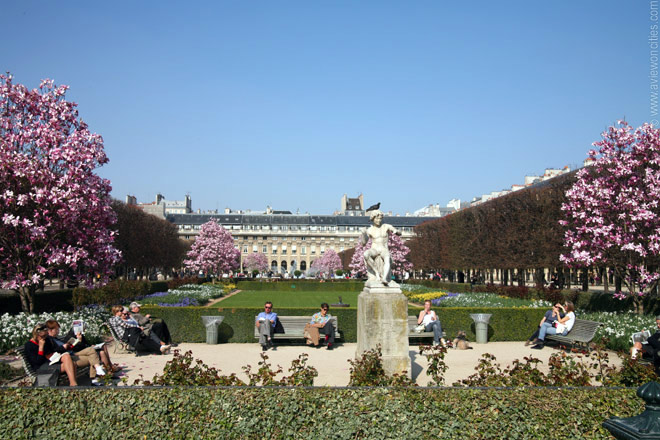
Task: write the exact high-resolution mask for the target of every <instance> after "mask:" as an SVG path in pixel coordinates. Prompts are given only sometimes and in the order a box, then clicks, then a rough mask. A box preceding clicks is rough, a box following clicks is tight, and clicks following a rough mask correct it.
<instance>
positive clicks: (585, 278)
mask: <svg viewBox="0 0 660 440" xmlns="http://www.w3.org/2000/svg"><path fill="white" fill-rule="evenodd" d="M582 291H583V292H587V291H589V268H587V267H584V268H582Z"/></svg>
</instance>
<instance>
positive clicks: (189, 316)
mask: <svg viewBox="0 0 660 440" xmlns="http://www.w3.org/2000/svg"><path fill="white" fill-rule="evenodd" d="M419 310H420V309H419V308H415V307H410V308H409V311H408V315H417V314H418V313H419ZM434 310H435V311H436V313H437V314H438V316H439V318H440V322H442V328H443V329H444V330H445V331H446V332H447V335H448V336H449V337H453V335H455V334H456V332H457V331H458V330H465V332H466V334H467V337H468V339H469V340H471V341H474V340H475V326H474V322H473V321H472V318H470V314H471V313H491V314H492V315H493V316H492V317H491V318H490V324H489V326H488V337H489V340H490V341H524V340H525V339H527V338H529V336H530V335H531V334H532V332H534V330H535V329H536V327H537V326H538V323H539V321H540V320H541V318H543V315H544V313H545V309H532V308H508V309H503V308H485V307H475V308H467V307H460V308H458V307H457V308H448V307H437V308H435V309H434ZM262 311H263V308H256V307H255V308H212V307H159V306H152V305H147V304H145V305H144V306H143V307H142V313H143V314H147V313H149V314H151V315H152V316H154V317H158V318H163V319H164V320H165V322H167V326H168V328H169V329H170V333H171V334H172V338H173V339H174V340H175V341H176V342H204V341H206V329H205V327H204V325H203V323H202V318H201V316H202V315H214V316H215V315H222V316H224V320H223V321H222V324H220V327H219V328H218V340H219V341H220V342H255V339H254V317H255V316H256V315H258V314H259V312H262ZM275 312H277V314H278V315H281V316H309V317H311V316H312V315H313V314H314V313H316V312H318V308H277V309H275ZM330 313H331V314H332V315H334V316H337V320H338V323H339V331H340V332H341V334H342V340H343V341H344V342H356V341H357V309H354V308H351V309H349V308H346V309H341V308H333V309H332V310H331V312H330ZM285 331H286V329H285Z"/></svg>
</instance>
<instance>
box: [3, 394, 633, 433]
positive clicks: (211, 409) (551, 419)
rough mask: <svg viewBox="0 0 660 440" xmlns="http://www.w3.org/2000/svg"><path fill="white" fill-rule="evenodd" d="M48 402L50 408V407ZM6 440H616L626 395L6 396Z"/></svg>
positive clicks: (629, 404) (629, 403) (629, 398)
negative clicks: (614, 422)
mask: <svg viewBox="0 0 660 440" xmlns="http://www.w3.org/2000/svg"><path fill="white" fill-rule="evenodd" d="M44 402H47V404H44ZM0 407H1V408H2V412H3V417H2V419H1V420H0V436H1V437H2V438H7V439H12V440H21V439H28V438H30V439H32V438H69V437H71V436H72V433H73V432H75V437H81V438H94V439H101V440H103V439H111V440H122V439H134V438H136V433H139V434H140V435H139V436H140V437H142V436H144V437H146V438H223V439H248V438H291V439H310V438H327V439H340V440H341V439H372V438H378V439H401V438H415V439H439V438H442V439H450V440H452V439H461V440H463V439H470V438H475V439H476V438H478V439H501V438H510V439H513V438H518V439H535V438H543V439H559V438H561V439H564V438H579V439H611V438H612V437H611V435H610V434H609V433H608V432H607V431H606V430H605V429H604V428H603V427H602V422H603V421H604V420H606V419H608V418H610V417H613V416H617V417H630V416H633V415H637V414H640V413H641V412H642V411H643V410H644V402H643V401H642V400H641V399H639V398H638V397H636V396H635V389H630V388H628V389H625V388H624V389H620V388H618V389H617V388H614V389H613V388H572V389H567V388H559V389H553V388H515V389H469V388H468V389H464V388H457V389H452V388H428V389H422V388H398V389H392V388H368V387H363V388H357V389H331V388H279V387H265V388H264V387H254V388H253V387H238V388H209V387H190V388H182V387H172V388H165V387H164V388H161V387H157V388H144V389H135V388H124V387H118V388H116V387H112V388H111V387H108V388H105V389H52V388H51V389H39V388H5V389H1V390H0Z"/></svg>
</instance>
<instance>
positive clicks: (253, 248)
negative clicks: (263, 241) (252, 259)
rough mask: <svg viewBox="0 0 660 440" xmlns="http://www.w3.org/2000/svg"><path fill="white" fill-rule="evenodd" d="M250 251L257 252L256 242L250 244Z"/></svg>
mask: <svg viewBox="0 0 660 440" xmlns="http://www.w3.org/2000/svg"><path fill="white" fill-rule="evenodd" d="M252 252H257V245H256V244H253V245H252Z"/></svg>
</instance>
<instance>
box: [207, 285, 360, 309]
mask: <svg viewBox="0 0 660 440" xmlns="http://www.w3.org/2000/svg"><path fill="white" fill-rule="evenodd" d="M359 294H360V292H357V291H356V292H303V291H292V290H283V291H279V290H275V291H259V290H244V291H242V292H240V293H237V294H236V295H234V296H232V297H230V298H227V299H224V300H222V301H220V302H218V303H216V304H214V305H213V307H261V306H263V305H264V303H265V302H266V301H272V302H273V308H275V309H277V308H278V307H320V305H321V303H322V302H327V303H328V304H334V303H338V302H339V297H340V296H341V300H342V302H343V303H345V304H350V305H351V308H356V307H357V297H358V295H359ZM331 308H332V307H331Z"/></svg>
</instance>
